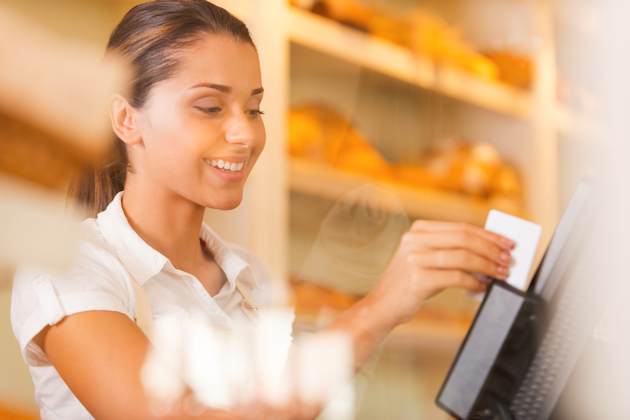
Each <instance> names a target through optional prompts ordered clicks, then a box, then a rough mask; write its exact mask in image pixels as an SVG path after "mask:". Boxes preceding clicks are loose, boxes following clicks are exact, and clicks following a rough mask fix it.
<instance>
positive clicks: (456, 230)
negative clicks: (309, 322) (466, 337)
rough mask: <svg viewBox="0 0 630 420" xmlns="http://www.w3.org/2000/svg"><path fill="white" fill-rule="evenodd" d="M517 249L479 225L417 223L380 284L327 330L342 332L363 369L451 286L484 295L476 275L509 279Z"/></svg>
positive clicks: (407, 234) (404, 238) (359, 366)
mask: <svg viewBox="0 0 630 420" xmlns="http://www.w3.org/2000/svg"><path fill="white" fill-rule="evenodd" d="M513 247H514V244H513V243H512V241H510V240H508V239H506V238H503V237H501V236H499V235H497V234H495V233H492V232H488V231H486V230H484V229H482V228H480V227H477V226H472V225H469V224H465V223H446V222H437V221H416V222H415V223H414V224H413V226H412V228H411V230H410V231H409V232H407V233H406V234H405V235H404V236H403V238H402V240H401V242H400V246H399V248H398V250H397V251H396V253H395V254H394V257H393V258H392V261H391V262H390V264H389V266H388V267H387V269H386V270H385V273H384V274H383V276H382V278H381V280H380V281H379V283H378V284H377V286H376V287H375V288H374V289H373V290H372V291H371V292H370V293H369V294H368V295H367V296H366V297H365V298H363V299H362V300H361V301H359V302H358V303H357V304H356V305H354V306H353V307H352V308H350V309H349V310H348V311H346V312H345V313H343V314H342V315H341V316H340V317H339V318H338V319H337V320H336V321H335V322H333V323H332V324H331V325H329V326H328V327H327V328H326V329H325V331H341V332H343V333H345V334H346V335H347V336H348V337H349V338H350V339H351V341H352V343H353V344H354V351H355V369H356V370H357V371H358V370H359V369H360V368H361V367H362V366H363V364H364V363H365V362H366V361H367V360H368V359H369V358H370V356H371V355H372V353H374V351H375V350H376V348H377V347H378V346H379V344H380V343H381V342H382V341H383V340H384V339H385V337H386V336H387V334H388V333H389V332H390V331H391V330H392V329H393V328H394V327H395V326H397V325H399V324H402V323H405V322H407V321H409V320H410V319H411V317H413V315H414V314H415V313H416V312H417V311H418V310H419V309H420V306H421V305H422V302H424V301H425V300H426V299H428V298H430V297H431V296H433V295H435V294H437V293H438V292H440V291H442V290H444V289H446V288H448V287H461V288H464V289H468V290H472V291H475V292H481V291H484V290H485V285H484V283H482V282H480V281H479V280H478V279H476V278H475V277H473V276H472V275H471V273H481V274H485V275H488V276H491V277H494V278H498V279H505V278H506V277H507V275H508V274H509V271H508V266H509V264H510V261H511V257H510V255H509V251H510V250H511V249H513Z"/></svg>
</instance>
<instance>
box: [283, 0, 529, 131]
mask: <svg viewBox="0 0 630 420" xmlns="http://www.w3.org/2000/svg"><path fill="white" fill-rule="evenodd" d="M288 36H289V39H290V40H291V41H292V42H294V43H296V44H299V45H302V46H305V47H308V48H311V49H313V50H316V51H320V52H323V53H326V54H329V55H332V56H335V57H338V58H341V59H343V60H345V61H347V62H350V63H353V64H356V65H358V66H361V67H364V68H366V69H370V70H373V71H376V72H379V73H382V74H385V75H387V76H390V77H393V78H395V79H398V80H401V81H404V82H406V83H410V84H413V85H415V86H418V87H421V88H424V89H428V90H432V91H435V92H438V93H441V94H444V95H446V96H449V97H451V98H455V99H458V100H461V101H463V102H467V103H470V104H473V105H476V106H479V107H482V108H486V109H489V110H492V111H495V112H498V113H501V114H505V115H509V116H512V117H516V118H523V119H525V118H528V117H529V115H530V111H531V107H532V105H531V103H532V100H531V96H530V94H529V93H528V92H526V91H523V90H521V89H517V88H514V87H512V86H509V85H507V84H504V83H500V82H495V81H491V80H487V79H483V78H480V77H477V76H475V75H474V74H472V73H468V72H466V71H464V70H460V69H458V68H456V67H446V66H441V65H437V64H436V63H435V62H433V61H432V60H431V59H430V58H428V57H423V56H419V55H418V54H414V53H412V52H411V51H409V50H408V49H406V48H403V47H401V46H398V45H395V44H392V43H390V42H387V41H384V40H381V39H379V38H376V37H373V36H370V35H367V34H365V33H362V32H360V31H357V30H355V29H352V28H349V27H347V26H344V25H342V24H340V23H338V22H335V21H333V20H330V19H326V18H323V17H321V16H317V15H314V14H312V13H309V12H306V11H303V10H300V9H296V8H290V10H289V19H288Z"/></svg>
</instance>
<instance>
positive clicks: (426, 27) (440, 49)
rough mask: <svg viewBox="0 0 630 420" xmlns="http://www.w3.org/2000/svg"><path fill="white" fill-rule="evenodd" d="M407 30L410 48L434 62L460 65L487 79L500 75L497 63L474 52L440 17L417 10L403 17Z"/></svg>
mask: <svg viewBox="0 0 630 420" xmlns="http://www.w3.org/2000/svg"><path fill="white" fill-rule="evenodd" d="M404 22H405V23H406V25H407V27H408V28H409V32H410V41H411V48H412V49H413V50H414V51H416V52H417V53H419V54H423V55H428V56H430V57H432V58H433V59H435V60H436V61H438V62H440V63H444V64H451V65H455V66H458V67H461V68H463V69H465V70H468V71H470V72H471V73H474V74H477V75H478V76H482V77H485V78H489V79H496V78H497V77H498V75H499V70H498V68H497V66H496V65H495V64H494V63H493V62H492V61H491V60H489V59H488V58H486V57H484V56H483V55H481V54H479V53H478V52H476V51H475V50H474V49H473V48H472V47H471V46H470V45H468V44H467V43H466V42H465V41H464V40H462V39H461V36H460V34H459V33H458V31H457V30H456V29H454V28H451V27H450V26H449V25H448V24H447V23H446V22H445V21H444V20H443V19H442V18H440V17H439V16H436V15H434V14H431V13H428V12H425V11H422V10H416V11H414V12H412V13H410V14H409V15H408V16H407V17H406V18H405V20H404Z"/></svg>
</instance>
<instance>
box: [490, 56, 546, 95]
mask: <svg viewBox="0 0 630 420" xmlns="http://www.w3.org/2000/svg"><path fill="white" fill-rule="evenodd" d="M484 55H485V56H486V57H488V58H489V59H490V60H492V61H493V62H494V63H495V64H496V66H497V68H498V69H499V79H500V80H501V81H503V82H505V83H509V84H510V85H514V86H517V87H520V88H523V89H529V88H530V87H531V84H532V79H533V77H534V64H533V63H532V60H531V58H529V57H527V56H526V55H524V54H520V53H517V52H514V51H509V50H495V51H488V52H486V53H484Z"/></svg>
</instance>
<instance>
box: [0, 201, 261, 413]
mask: <svg viewBox="0 0 630 420" xmlns="http://www.w3.org/2000/svg"><path fill="white" fill-rule="evenodd" d="M122 194H123V193H122V192H121V193H119V194H117V195H116V197H115V198H114V200H113V201H112V202H111V204H110V205H109V206H108V207H107V209H106V210H105V211H103V212H101V213H99V214H98V216H97V217H96V219H87V220H85V221H84V222H83V223H81V227H82V237H81V240H80V242H79V245H78V250H77V257H76V261H75V263H74V264H73V266H72V268H71V269H70V270H68V271H67V272H64V273H51V272H46V271H44V270H42V269H39V268H36V267H32V266H23V267H20V268H19V269H18V271H17V272H16V274H15V278H14V284H13V296H12V300H11V323H12V327H13V332H14V334H15V336H16V338H17V339H18V341H19V342H20V348H21V349H22V355H23V357H24V360H25V361H26V363H27V364H28V365H29V366H30V372H31V376H32V377H33V382H34V384H35V399H36V401H37V405H38V406H39V407H40V412H41V417H42V419H43V420H61V419H64V420H66V419H93V417H92V416H91V415H90V413H89V412H88V411H87V410H86V409H85V407H83V405H81V403H80V402H79V400H78V399H77V398H76V397H75V396H74V394H72V392H71V391H70V389H69V388H68V387H67V385H66V384H65V382H64V381H63V379H62V378H61V377H60V376H59V374H58V373H57V371H56V370H55V368H54V367H53V366H52V365H51V363H50V361H49V360H48V358H47V357H46V355H45V354H44V353H43V351H42V350H41V349H40V348H39V346H37V344H35V343H34V342H33V337H35V336H36V335H37V334H38V333H39V332H40V331H41V330H42V329H43V328H45V327H46V326H47V325H54V324H56V323H57V322H59V321H61V320H62V319H63V318H64V317H65V316H68V315H72V314H75V313H78V312H84V311H94V310H102V311H116V312H120V313H123V314H125V315H127V316H128V317H129V318H131V319H132V320H135V319H136V317H137V308H136V299H135V292H134V288H133V283H132V279H131V277H130V274H131V275H132V276H133V278H134V279H135V280H136V281H137V282H138V283H139V284H140V285H141V286H142V288H143V289H144V291H145V292H146V295H147V298H148V300H149V304H150V306H151V312H152V314H153V320H154V324H155V327H156V328H160V326H161V325H162V326H165V327H168V328H172V327H173V322H175V323H177V324H178V325H179V326H180V327H182V328H188V327H189V324H190V321H191V319H192V316H193V314H194V313H198V312H199V311H202V312H203V313H206V314H207V315H208V320H209V323H210V324H211V325H214V326H216V327H218V328H238V329H241V330H242V329H254V328H255V325H254V324H253V322H252V321H251V320H250V319H249V317H248V316H247V315H246V314H245V313H244V312H243V311H242V309H241V307H240V306H241V303H242V301H243V296H242V295H241V294H240V293H238V292H236V291H235V289H236V284H235V282H236V280H237V279H239V281H240V283H241V284H242V285H243V286H244V287H245V288H246V289H247V291H248V292H249V293H250V295H251V296H252V298H253V299H254V300H255V301H257V302H259V303H260V304H261V305H263V306H267V307H269V306H270V303H271V290H270V286H271V284H270V281H269V277H268V275H267V272H266V270H265V268H264V266H263V265H262V263H261V262H260V260H258V259H257V258H256V256H254V254H252V253H251V252H249V251H247V250H245V249H244V248H242V247H240V246H238V245H234V244H229V243H226V242H224V241H222V240H221V238H219V237H218V236H217V234H216V233H214V232H213V231H212V229H210V227H208V226H207V225H206V224H205V223H204V224H203V225H202V228H201V232H200V234H199V237H200V239H202V240H203V241H205V244H206V246H207V247H208V249H209V250H210V252H211V253H212V255H213V256H214V258H215V260H216V262H217V263H218V264H219V266H220V267H221V269H223V271H224V272H225V274H226V276H227V280H228V281H227V283H225V284H224V285H223V287H222V288H221V290H220V292H219V293H218V294H217V295H216V296H214V297H212V296H210V294H208V292H207V291H206V289H204V287H203V285H202V284H201V282H199V280H197V278H195V277H194V276H192V275H190V274H188V273H186V272H183V271H181V270H178V269H176V268H175V267H173V265H172V264H171V262H170V261H169V260H168V258H166V257H165V256H163V255H162V254H160V253H159V252H157V251H156V250H154V249H153V248H151V247H150V246H149V245H148V244H147V243H146V242H144V241H143V240H142V239H141V238H140V236H138V234H137V233H136V232H135V231H134V230H133V229H132V228H131V226H130V225H129V222H128V221H127V218H126V217H125V214H124V212H123V210H122V204H121V202H122ZM123 264H124V266H123Z"/></svg>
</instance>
